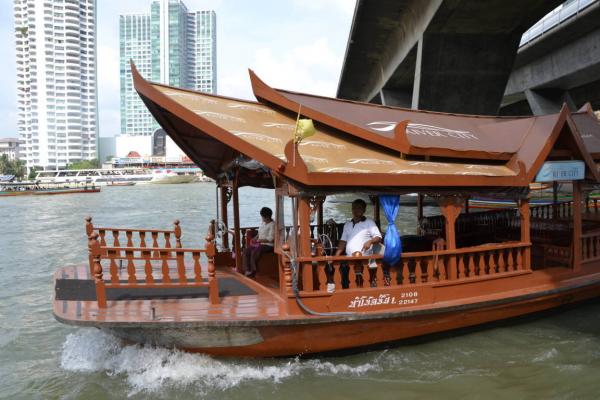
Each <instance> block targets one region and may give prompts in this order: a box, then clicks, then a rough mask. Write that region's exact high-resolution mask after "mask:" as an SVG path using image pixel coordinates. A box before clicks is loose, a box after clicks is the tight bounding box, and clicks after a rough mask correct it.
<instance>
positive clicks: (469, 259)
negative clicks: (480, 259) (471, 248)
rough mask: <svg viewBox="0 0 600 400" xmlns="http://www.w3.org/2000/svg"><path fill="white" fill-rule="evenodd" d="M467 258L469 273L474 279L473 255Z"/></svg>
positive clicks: (470, 254)
mask: <svg viewBox="0 0 600 400" xmlns="http://www.w3.org/2000/svg"><path fill="white" fill-rule="evenodd" d="M467 257H468V260H467V273H468V274H469V278H472V277H473V276H475V262H474V261H473V254H472V253H469V254H468V256H467Z"/></svg>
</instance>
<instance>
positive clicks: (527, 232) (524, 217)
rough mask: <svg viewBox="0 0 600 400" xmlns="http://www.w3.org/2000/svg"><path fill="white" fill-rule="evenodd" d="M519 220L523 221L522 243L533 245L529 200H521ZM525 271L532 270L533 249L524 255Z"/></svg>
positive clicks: (529, 248) (527, 249) (526, 250)
mask: <svg viewBox="0 0 600 400" xmlns="http://www.w3.org/2000/svg"><path fill="white" fill-rule="evenodd" d="M519 218H520V220H521V243H531V229H530V221H529V219H530V212H529V199H521V200H519ZM523 269H525V270H528V269H531V247H527V248H526V249H525V251H524V253H523Z"/></svg>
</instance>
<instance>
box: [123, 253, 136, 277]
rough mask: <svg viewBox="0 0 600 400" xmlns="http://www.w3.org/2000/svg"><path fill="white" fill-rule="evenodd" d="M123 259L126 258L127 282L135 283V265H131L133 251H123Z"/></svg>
mask: <svg viewBox="0 0 600 400" xmlns="http://www.w3.org/2000/svg"><path fill="white" fill-rule="evenodd" d="M125 257H127V275H129V277H128V278H127V282H129V283H137V278H136V276H135V264H134V263H133V250H125Z"/></svg>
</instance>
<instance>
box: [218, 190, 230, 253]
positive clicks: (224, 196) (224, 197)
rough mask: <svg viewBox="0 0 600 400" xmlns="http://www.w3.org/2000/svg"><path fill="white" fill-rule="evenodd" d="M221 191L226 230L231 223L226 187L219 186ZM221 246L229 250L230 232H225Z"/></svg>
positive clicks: (222, 213) (223, 220)
mask: <svg viewBox="0 0 600 400" xmlns="http://www.w3.org/2000/svg"><path fill="white" fill-rule="evenodd" d="M219 190H220V192H221V193H220V196H219V197H220V200H221V204H220V206H221V222H222V223H223V224H224V225H225V228H228V227H229V222H228V215H227V203H228V202H227V199H228V196H227V194H228V193H227V187H225V186H219ZM217 229H219V227H217ZM221 245H222V246H223V248H224V249H228V248H229V236H228V232H227V231H225V232H223V236H222V239H221Z"/></svg>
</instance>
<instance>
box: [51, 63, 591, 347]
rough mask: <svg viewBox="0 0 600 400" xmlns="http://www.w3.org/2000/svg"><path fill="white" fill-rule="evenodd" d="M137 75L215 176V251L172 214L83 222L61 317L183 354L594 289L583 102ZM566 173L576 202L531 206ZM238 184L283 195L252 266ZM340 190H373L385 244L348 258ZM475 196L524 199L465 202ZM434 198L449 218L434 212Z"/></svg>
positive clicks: (474, 314)
mask: <svg viewBox="0 0 600 400" xmlns="http://www.w3.org/2000/svg"><path fill="white" fill-rule="evenodd" d="M133 77H134V83H135V87H136V89H137V91H138V93H139V94H140V96H141V97H142V99H143V101H144V103H145V104H146V105H147V106H148V108H149V110H150V112H151V113H152V114H153V116H154V117H155V119H156V120H157V121H158V122H159V124H161V125H162V126H163V127H164V129H165V131H166V132H167V133H168V134H169V135H170V136H171V137H172V138H173V140H174V141H175V142H176V143H177V144H178V145H179V146H180V147H181V148H182V149H184V150H185V151H186V153H187V155H188V156H189V157H190V158H191V159H192V160H193V161H194V162H195V163H196V164H197V165H198V166H199V167H200V168H201V169H202V170H203V171H204V173H205V174H206V175H207V176H209V177H210V178H212V179H214V180H215V183H216V185H217V188H218V193H219V196H218V210H217V211H218V212H217V213H215V221H214V222H212V223H211V224H210V226H209V227H208V232H207V235H206V245H205V247H204V248H186V247H185V246H184V244H183V243H182V241H183V239H182V238H183V236H182V229H181V226H180V224H179V222H178V221H176V223H175V226H174V227H173V228H172V229H167V230H144V229H131V228H112V227H99V226H95V225H94V223H93V221H92V220H91V219H88V220H87V221H86V225H85V226H86V230H85V232H86V236H87V238H88V242H87V245H88V248H89V251H90V254H89V259H88V263H87V264H84V265H81V266H78V267H64V268H61V269H59V270H58V271H57V272H56V274H55V289H56V295H55V300H54V309H53V311H54V315H55V317H56V318H57V319H58V320H59V321H61V322H64V323H67V324H72V325H79V326H94V327H97V328H100V329H104V330H107V331H110V332H112V333H113V334H114V335H116V336H119V337H121V338H123V339H125V340H127V341H130V342H137V343H149V344H157V345H161V346H167V347H177V348H181V349H184V350H187V351H197V352H204V353H208V354H214V355H224V356H252V357H265V356H285V355H296V354H308V353H319V352H329V351H336V350H344V349H350V348H360V347H363V346H371V345H377V344H382V343H387V342H393V341H396V340H401V339H406V338H410V337H416V336H421V335H427V334H431V333H438V332H444V331H451V330H454V329H458V328H464V327H471V326H475V325H479V324H483V323H487V322H491V321H498V320H504V319H507V318H511V317H516V316H521V315H526V314H530V313H535V312H539V311H545V310H549V309H553V308H556V307H559V306H562V305H567V304H572V303H577V302H580V301H584V300H588V299H593V298H596V297H598V296H599V295H600V246H599V245H598V243H600V208H599V204H598V201H597V200H596V199H591V200H588V196H587V194H588V193H590V192H591V191H592V190H593V189H594V188H595V187H596V185H597V184H598V183H599V182H600V175H599V172H598V169H597V167H596V164H595V156H594V152H593V151H591V150H590V148H589V146H588V143H587V142H585V141H584V140H583V138H582V135H581V133H580V131H579V128H578V127H579V126H580V125H579V124H580V123H581V121H580V120H581V119H583V120H584V121H585V123H586V124H587V125H586V127H587V128H586V129H587V130H588V131H591V132H592V134H594V135H597V137H600V126H599V125H598V123H597V120H595V119H594V120H591V119H585V118H588V117H589V118H593V116H592V115H591V114H589V113H579V114H577V113H576V114H573V113H571V112H569V110H568V109H567V108H563V110H561V112H560V113H558V114H554V115H547V116H540V117H531V118H512V119H511V118H497V117H473V116H464V115H463V116H460V115H459V116H457V115H448V114H442V113H432V112H421V111H415V110H405V109H397V108H390V107H381V106H377V105H372V104H363V103H355V102H348V101H340V100H337V99H328V98H323V97H318V96H311V95H305V94H301V93H292V92H286V91H281V90H276V89H272V88H270V87H268V86H267V85H266V84H264V83H263V82H262V81H260V80H258V78H257V77H255V76H252V81H253V89H254V91H255V94H256V96H257V98H258V99H259V101H260V102H249V101H243V100H237V99H232V98H226V97H221V96H215V95H209V94H204V93H197V92H192V91H189V90H183V89H177V88H173V87H169V86H165V85H160V84H155V83H150V82H147V81H145V80H144V79H143V78H142V77H141V76H140V75H139V74H138V73H137V71H135V70H134V71H133ZM300 108H301V110H302V111H301V112H302V116H303V117H310V118H311V119H312V120H313V121H314V125H315V129H314V131H313V132H309V133H312V135H311V136H308V134H306V135H304V136H302V135H298V134H297V133H298V131H297V124H296V121H297V120H298V117H299V116H298V110H299V109H300ZM576 117H577V118H576ZM580 117H581V118H580ZM303 119H304V118H303ZM594 124H595V125H594ZM499 138H501V139H499ZM558 181H560V182H570V197H571V200H570V201H559V200H558V199H556V200H554V199H553V202H552V204H545V205H535V204H530V197H531V191H530V184H532V183H534V182H543V183H553V182H558ZM243 186H253V187H260V188H270V189H272V190H273V196H274V200H275V205H276V206H275V213H274V219H275V224H276V229H275V243H274V253H271V254H264V255H263V256H262V257H261V258H260V260H259V263H258V270H257V272H256V274H255V276H253V277H247V276H246V275H245V274H244V272H245V271H243V270H242V263H241V260H242V255H243V254H244V248H248V247H249V246H251V242H250V241H249V240H248V241H247V240H246V238H250V237H251V235H250V234H247V232H248V231H249V230H251V229H254V228H255V227H243V226H241V225H240V212H242V211H246V210H241V209H240V207H239V204H240V198H239V188H240V187H243ZM409 193H417V217H416V219H415V221H413V224H412V225H413V227H414V231H415V232H416V234H414V235H410V236H400V235H399V234H398V233H397V232H398V230H397V229H396V227H395V224H396V215H397V212H398V207H399V204H401V203H402V202H401V198H402V197H403V196H405V195H407V194H409ZM339 194H351V195H352V196H361V197H363V198H364V199H366V200H367V203H368V204H369V207H370V210H369V215H370V216H372V219H373V220H374V221H375V223H376V224H377V225H378V226H380V227H381V228H385V227H386V226H387V228H386V229H382V230H383V231H384V232H383V236H384V238H383V243H384V245H385V247H384V248H383V250H382V251H381V252H374V253H373V254H362V253H361V252H355V253H352V254H351V255H336V249H337V246H338V245H340V240H341V234H342V228H343V226H342V225H340V224H341V223H343V222H344V221H341V220H338V221H325V215H326V214H327V206H328V203H327V200H328V198H331V197H332V196H335V195H339ZM474 197H483V198H491V199H496V200H498V201H511V202H514V204H515V206H514V207H509V208H506V209H501V210H490V211H483V212H470V211H469V207H466V204H467V199H470V198H474ZM428 201H429V202H434V204H436V205H437V209H438V210H439V213H438V215H430V216H425V215H424V213H423V204H427V202H428ZM260 206H261V205H257V209H256V210H253V211H252V212H253V213H257V212H258V209H259V208H260ZM230 213H233V226H231V227H230V226H228V225H227V221H229V218H228V215H229V214H230ZM399 243H401V244H399ZM250 275H252V274H250Z"/></svg>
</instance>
